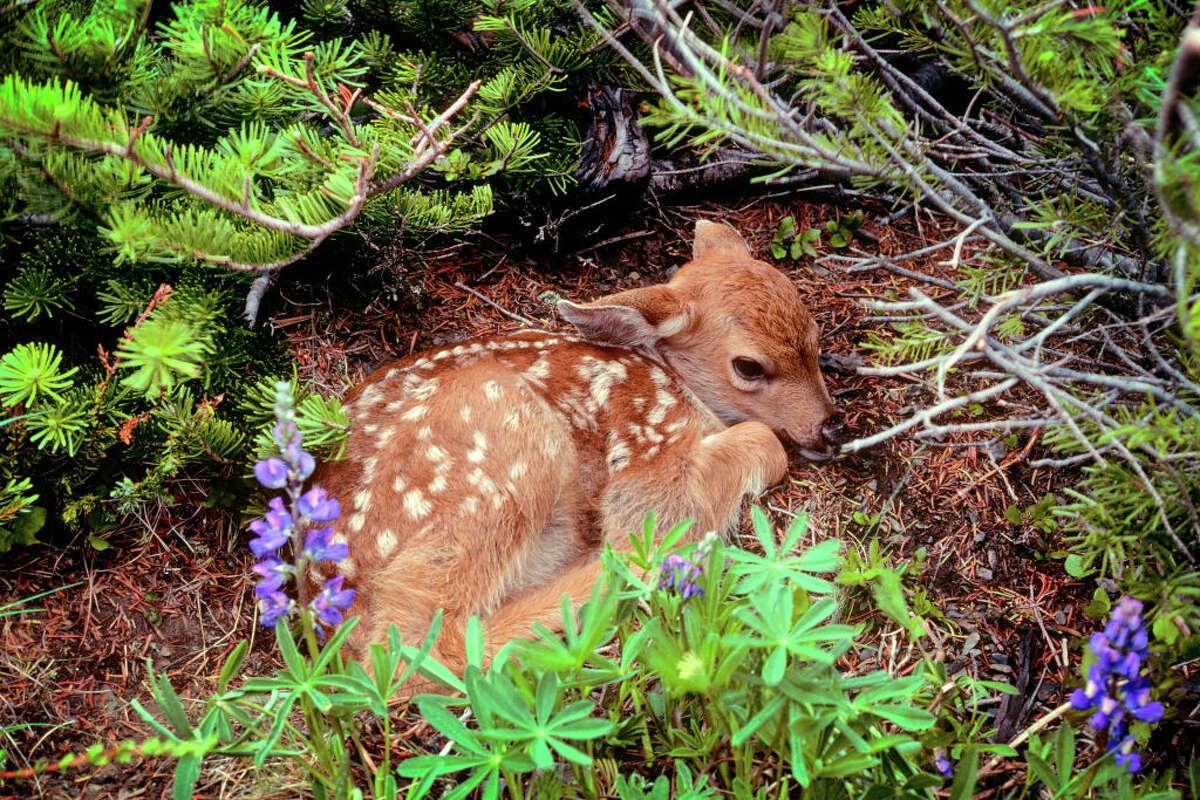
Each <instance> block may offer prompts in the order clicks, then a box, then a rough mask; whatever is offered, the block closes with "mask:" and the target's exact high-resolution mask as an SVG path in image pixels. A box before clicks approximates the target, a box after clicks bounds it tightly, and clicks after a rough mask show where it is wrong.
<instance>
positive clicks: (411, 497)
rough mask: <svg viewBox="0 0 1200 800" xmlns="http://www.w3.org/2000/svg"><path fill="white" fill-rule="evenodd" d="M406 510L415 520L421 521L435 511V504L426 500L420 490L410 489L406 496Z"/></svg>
mask: <svg viewBox="0 0 1200 800" xmlns="http://www.w3.org/2000/svg"><path fill="white" fill-rule="evenodd" d="M404 510H405V511H407V512H408V515H409V516H410V517H412V518H413V519H421V518H422V517H425V516H428V515H429V512H430V511H433V503H431V502H429V500H427V499H426V498H425V495H424V494H423V493H422V492H421V490H420V489H410V490H409V491H408V492H406V493H405V494H404Z"/></svg>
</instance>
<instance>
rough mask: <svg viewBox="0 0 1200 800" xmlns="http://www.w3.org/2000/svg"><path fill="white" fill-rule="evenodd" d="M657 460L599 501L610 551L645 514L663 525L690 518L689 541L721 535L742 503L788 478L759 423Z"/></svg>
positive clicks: (779, 448) (777, 448) (778, 449)
mask: <svg viewBox="0 0 1200 800" xmlns="http://www.w3.org/2000/svg"><path fill="white" fill-rule="evenodd" d="M669 456H670V459H671V460H669V461H668V460H667V458H668V453H665V452H664V453H663V454H661V455H660V456H659V457H658V459H656V461H655V462H654V464H653V468H652V469H649V470H640V471H638V472H633V473H631V474H628V475H623V476H621V477H619V478H618V479H617V480H614V481H613V483H612V485H611V486H610V487H609V491H608V493H607V495H606V496H605V499H604V533H605V537H606V538H607V539H608V540H609V541H611V542H613V544H614V545H616V544H618V543H619V542H621V541H623V540H624V539H625V538H626V537H627V535H628V533H629V532H630V531H633V530H638V529H639V528H640V527H641V525H642V519H643V518H644V517H645V516H646V514H647V513H648V512H650V511H653V512H655V514H656V515H657V517H658V519H659V520H661V521H662V522H664V523H666V524H672V525H673V524H674V523H676V522H678V521H680V520H683V519H687V518H689V517H691V518H693V519H695V521H696V522H695V524H694V525H692V527H691V529H690V530H689V531H688V538H689V539H691V540H696V539H700V538H701V537H703V536H704V534H706V533H708V532H709V531H716V532H717V533H724V532H725V531H726V529H727V528H729V527H730V526H731V525H733V524H734V523H735V522H736V521H737V516H738V511H739V510H740V509H741V504H742V498H743V497H745V496H746V495H757V494H759V493H761V492H762V491H763V490H765V489H766V488H767V487H768V486H771V485H773V484H775V483H777V482H778V481H779V480H781V479H782V478H783V476H784V475H785V474H786V473H787V453H786V452H784V449H783V445H782V444H780V442H779V439H778V438H777V437H776V436H775V434H774V433H772V432H771V429H770V428H768V427H767V426H766V425H764V424H763V423H761V422H741V423H738V424H737V425H733V426H732V427H729V428H726V429H725V430H722V431H720V432H718V433H713V434H709V435H708V436H697V437H695V438H694V439H693V441H692V442H691V444H690V445H685V444H683V443H680V446H679V447H677V448H675V449H674V450H673V451H671V452H670V454H669Z"/></svg>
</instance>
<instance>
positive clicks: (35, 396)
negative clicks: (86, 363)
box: [0, 342, 76, 408]
mask: <svg viewBox="0 0 1200 800" xmlns="http://www.w3.org/2000/svg"><path fill="white" fill-rule="evenodd" d="M61 364H62V353H60V352H59V351H58V348H56V347H55V346H54V345H47V344H39V343H37V342H34V343H32V344H20V345H17V346H16V347H15V348H13V349H12V350H10V351H9V352H7V353H5V354H4V355H3V356H0V398H2V399H3V404H4V406H5V407H6V408H7V407H9V406H15V405H17V404H18V403H21V404H27V405H30V406H31V407H36V406H37V405H39V401H40V404H42V405H44V404H45V403H46V402H47V400H49V401H51V402H55V403H63V402H65V401H64V399H63V396H62V394H61V392H63V391H65V390H66V389H68V388H69V387H70V386H71V382H70V380H69V379H70V377H71V376H72V375H73V374H75V372H76V369H75V368H72V369H71V370H69V371H67V372H60V371H59V366H60V365H61Z"/></svg>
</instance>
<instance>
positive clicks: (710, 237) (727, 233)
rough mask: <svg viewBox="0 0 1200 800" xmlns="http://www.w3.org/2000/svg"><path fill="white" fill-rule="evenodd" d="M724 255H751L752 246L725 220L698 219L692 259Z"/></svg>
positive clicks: (739, 256)
mask: <svg viewBox="0 0 1200 800" xmlns="http://www.w3.org/2000/svg"><path fill="white" fill-rule="evenodd" d="M712 255H723V256H734V257H738V258H742V257H745V256H749V255H751V253H750V247H749V246H748V245H747V244H746V240H745V239H743V238H742V236H741V234H739V233H738V232H737V231H735V230H734V229H733V228H731V227H730V226H728V225H726V224H725V223H724V222H709V221H708V220H706V219H698V220H696V238H695V240H693V242H692V259H693V260H696V259H701V258H704V257H705V256H712Z"/></svg>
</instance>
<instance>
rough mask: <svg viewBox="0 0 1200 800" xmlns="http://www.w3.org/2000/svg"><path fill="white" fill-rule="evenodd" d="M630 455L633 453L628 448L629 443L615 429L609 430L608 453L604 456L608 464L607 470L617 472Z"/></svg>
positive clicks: (625, 463)
mask: <svg viewBox="0 0 1200 800" xmlns="http://www.w3.org/2000/svg"><path fill="white" fill-rule="evenodd" d="M632 455H633V453H632V452H631V451H630V450H629V444H628V443H627V442H626V441H625V440H624V439H622V438H620V437H619V436H618V435H617V432H616V431H609V433H608V453H607V455H605V457H604V460H605V462H606V463H607V464H608V470H609V472H610V473H612V472H618V471H620V470H621V469H624V468H625V465H627V464H628V463H629V459H630V458H631V457H632Z"/></svg>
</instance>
